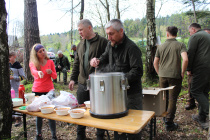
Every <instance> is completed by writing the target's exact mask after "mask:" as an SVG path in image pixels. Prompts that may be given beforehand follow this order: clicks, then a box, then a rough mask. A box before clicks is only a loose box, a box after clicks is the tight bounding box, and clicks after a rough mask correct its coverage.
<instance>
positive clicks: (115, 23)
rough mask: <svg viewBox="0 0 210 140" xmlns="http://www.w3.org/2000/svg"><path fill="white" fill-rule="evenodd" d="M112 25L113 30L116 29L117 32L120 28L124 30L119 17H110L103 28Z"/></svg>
mask: <svg viewBox="0 0 210 140" xmlns="http://www.w3.org/2000/svg"><path fill="white" fill-rule="evenodd" d="M111 26H112V27H113V28H114V29H115V30H117V31H118V32H119V31H120V29H123V31H124V27H123V24H122V21H121V20H120V19H112V20H110V21H109V22H108V23H107V24H106V26H105V29H107V28H109V27H111Z"/></svg>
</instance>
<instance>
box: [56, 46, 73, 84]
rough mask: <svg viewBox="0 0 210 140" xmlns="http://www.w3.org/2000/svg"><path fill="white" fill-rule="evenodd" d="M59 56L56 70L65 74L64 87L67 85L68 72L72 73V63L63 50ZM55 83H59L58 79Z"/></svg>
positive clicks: (59, 52)
mask: <svg viewBox="0 0 210 140" xmlns="http://www.w3.org/2000/svg"><path fill="white" fill-rule="evenodd" d="M57 54H58V56H57V57H56V58H55V69H56V72H63V82H64V85H67V72H70V63H69V60H68V58H67V57H66V56H65V55H63V52H62V51H61V50H59V51H58V52H57ZM54 82H57V79H55V80H54Z"/></svg>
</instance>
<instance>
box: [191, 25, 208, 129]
mask: <svg viewBox="0 0 210 140" xmlns="http://www.w3.org/2000/svg"><path fill="white" fill-rule="evenodd" d="M189 32H190V36H191V37H190V39H189V42H188V58H189V63H188V67H187V75H191V76H192V82H191V88H190V92H191V94H192V96H193V97H194V98H195V99H196V100H197V102H198V104H199V109H198V110H199V113H198V115H195V114H194V115H192V118H193V120H195V121H197V122H198V123H199V124H200V125H201V127H202V128H203V129H208V127H209V124H208V121H207V119H208V118H207V116H208V114H209V94H208V93H209V90H210V34H208V33H207V32H205V31H203V30H201V26H200V25H199V24H197V23H192V24H191V25H190V26H189Z"/></svg>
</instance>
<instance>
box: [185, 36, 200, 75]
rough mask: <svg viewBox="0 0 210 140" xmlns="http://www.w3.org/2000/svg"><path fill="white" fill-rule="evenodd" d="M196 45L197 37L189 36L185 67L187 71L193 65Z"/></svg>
mask: <svg viewBox="0 0 210 140" xmlns="http://www.w3.org/2000/svg"><path fill="white" fill-rule="evenodd" d="M197 46H198V39H197V38H196V36H191V37H190V39H189V42H188V51H187V54H188V61H189V62H188V67H187V71H191V70H192V66H193V61H194V58H195V52H196V50H197Z"/></svg>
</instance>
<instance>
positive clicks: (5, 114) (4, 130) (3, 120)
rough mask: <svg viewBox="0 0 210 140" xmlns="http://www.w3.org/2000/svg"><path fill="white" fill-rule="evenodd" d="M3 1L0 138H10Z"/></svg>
mask: <svg viewBox="0 0 210 140" xmlns="http://www.w3.org/2000/svg"><path fill="white" fill-rule="evenodd" d="M6 30H7V11H6V7H5V1H4V0H0V58H1V59H0V114H1V115H0V126H1V127H0V139H10V138H11V128H12V100H11V94H10V88H11V86H10V78H9V77H10V74H9V46H8V35H7V32H6Z"/></svg>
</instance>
